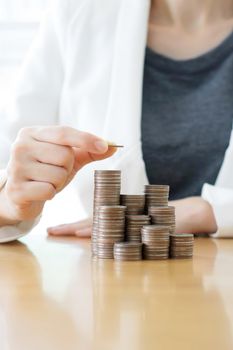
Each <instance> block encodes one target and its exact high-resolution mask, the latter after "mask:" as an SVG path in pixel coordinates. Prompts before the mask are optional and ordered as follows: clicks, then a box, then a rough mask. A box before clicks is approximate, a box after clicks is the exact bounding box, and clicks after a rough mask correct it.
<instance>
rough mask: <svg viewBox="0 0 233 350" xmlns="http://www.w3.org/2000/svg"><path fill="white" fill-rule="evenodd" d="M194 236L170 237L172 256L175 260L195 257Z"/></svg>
mask: <svg viewBox="0 0 233 350" xmlns="http://www.w3.org/2000/svg"><path fill="white" fill-rule="evenodd" d="M193 245H194V235H192V234H173V235H170V256H171V258H173V259H190V258H192V256H193Z"/></svg>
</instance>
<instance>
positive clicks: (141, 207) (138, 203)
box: [121, 194, 145, 215]
mask: <svg viewBox="0 0 233 350" xmlns="http://www.w3.org/2000/svg"><path fill="white" fill-rule="evenodd" d="M121 205H125V206H126V207H127V209H126V215H143V214H144V211H145V196H144V195H137V194H135V195H129V194H122V195H121Z"/></svg>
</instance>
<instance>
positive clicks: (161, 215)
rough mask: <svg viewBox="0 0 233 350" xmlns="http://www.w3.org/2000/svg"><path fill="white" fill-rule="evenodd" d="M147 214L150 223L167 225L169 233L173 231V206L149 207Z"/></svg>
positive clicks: (174, 219)
mask: <svg viewBox="0 0 233 350" xmlns="http://www.w3.org/2000/svg"><path fill="white" fill-rule="evenodd" d="M148 214H149V215H150V216H151V222H152V224H154V225H165V226H169V227H170V233H171V234H173V233H175V228H176V216H175V207H171V206H170V207H169V206H167V207H149V210H148Z"/></svg>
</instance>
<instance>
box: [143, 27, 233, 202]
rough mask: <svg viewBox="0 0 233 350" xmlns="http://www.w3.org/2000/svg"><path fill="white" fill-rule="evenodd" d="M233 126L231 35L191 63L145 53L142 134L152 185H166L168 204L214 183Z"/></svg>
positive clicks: (151, 52) (232, 37)
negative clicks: (204, 185)
mask: <svg viewBox="0 0 233 350" xmlns="http://www.w3.org/2000/svg"><path fill="white" fill-rule="evenodd" d="M232 121H233V33H232V34H231V35H230V36H228V38H227V39H225V40H224V41H223V42H222V43H221V44H220V45H219V46H218V47H217V48H215V49H213V50H211V51H209V52H208V53H206V54H204V55H202V56H199V57H197V58H195V59H190V60H183V61H176V60H172V59H169V58H167V57H164V56H162V55H160V54H157V53H155V52H153V51H152V50H150V49H149V48H147V49H146V57H145V67H144V84H143V105H142V124H141V128H142V150H143V158H144V161H145V165H146V171H147V176H148V179H149V182H150V183H151V184H170V186H171V195H170V198H171V199H178V198H183V197H187V196H193V195H200V193H201V188H202V185H203V184H204V183H205V182H207V183H210V184H214V183H215V180H216V177H217V175H218V172H219V170H220V167H221V164H222V161H223V158H224V153H225V151H226V148H227V146H228V144H229V139H230V133H231V129H232ZM232 176H233V175H232Z"/></svg>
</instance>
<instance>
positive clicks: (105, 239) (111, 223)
mask: <svg viewBox="0 0 233 350" xmlns="http://www.w3.org/2000/svg"><path fill="white" fill-rule="evenodd" d="M125 211H126V207H125V206H122V205H115V206H106V205H105V206H100V207H99V208H98V234H97V240H96V241H97V252H96V255H97V257H99V258H105V259H112V258H113V245H114V243H115V242H122V241H124V238H125V237H124V234H125ZM105 245H106V247H105Z"/></svg>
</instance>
